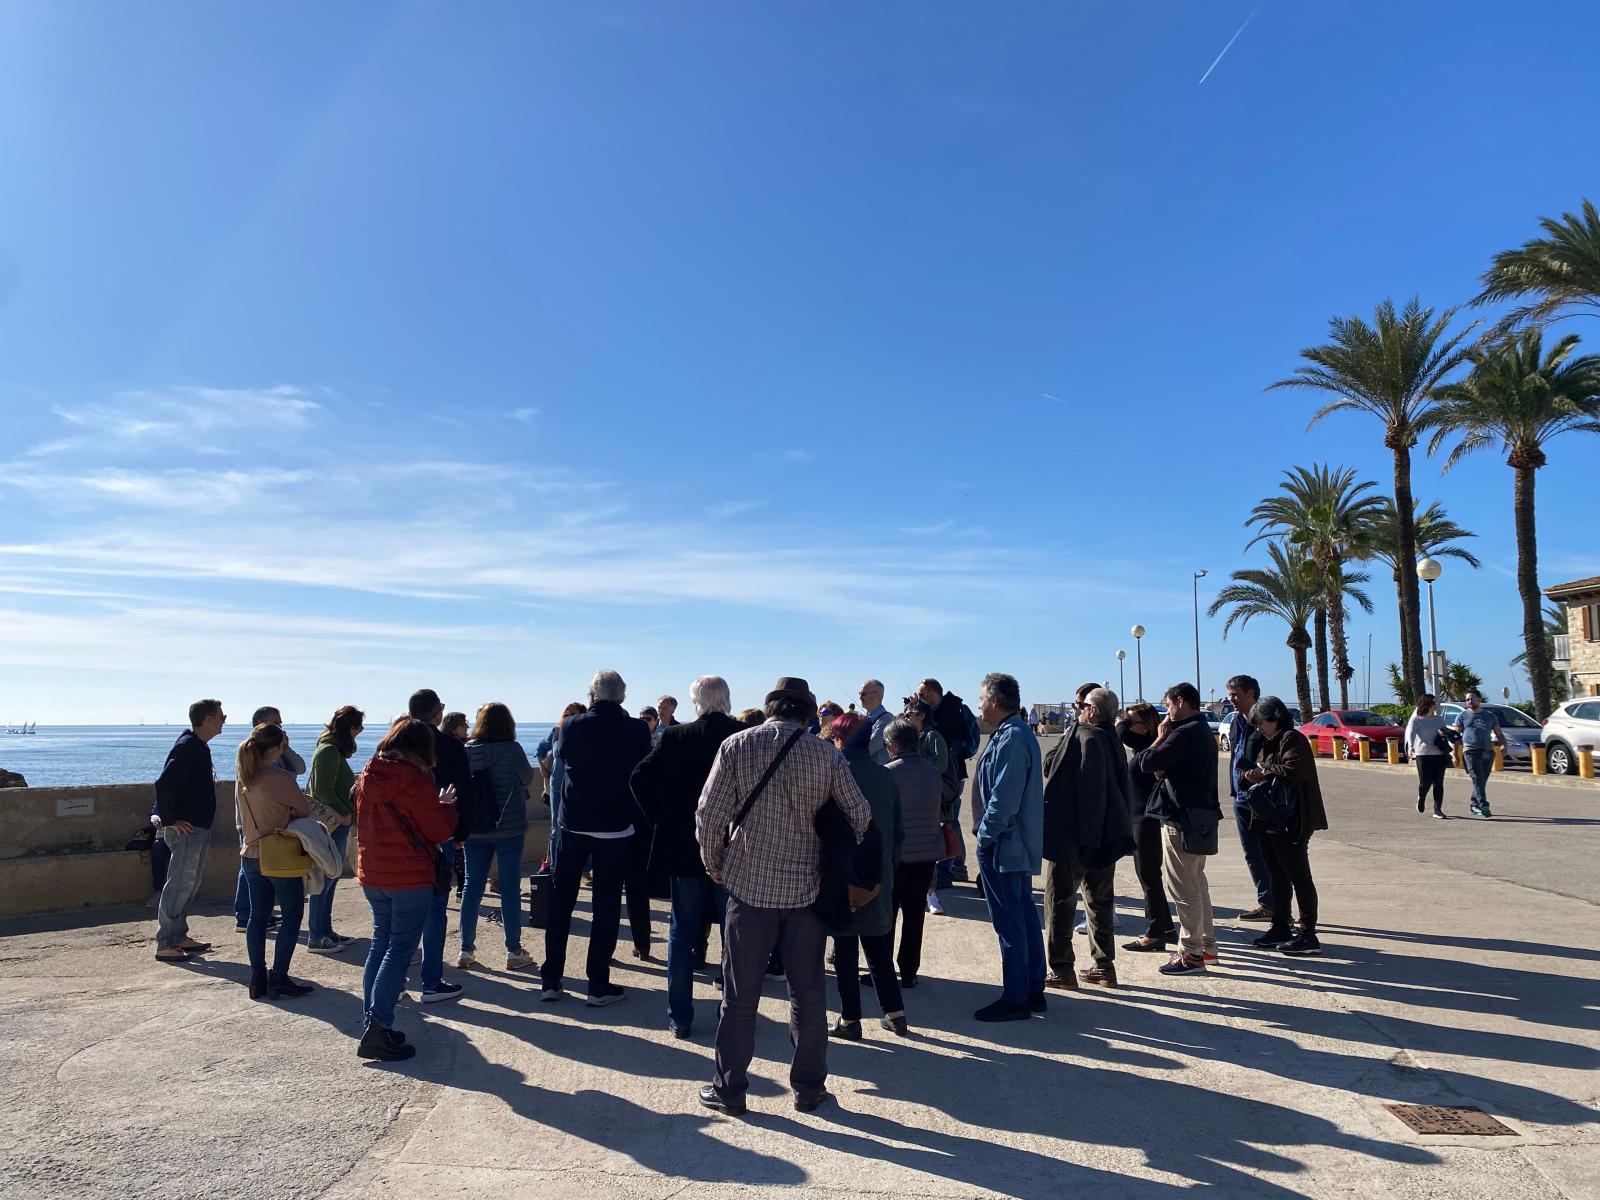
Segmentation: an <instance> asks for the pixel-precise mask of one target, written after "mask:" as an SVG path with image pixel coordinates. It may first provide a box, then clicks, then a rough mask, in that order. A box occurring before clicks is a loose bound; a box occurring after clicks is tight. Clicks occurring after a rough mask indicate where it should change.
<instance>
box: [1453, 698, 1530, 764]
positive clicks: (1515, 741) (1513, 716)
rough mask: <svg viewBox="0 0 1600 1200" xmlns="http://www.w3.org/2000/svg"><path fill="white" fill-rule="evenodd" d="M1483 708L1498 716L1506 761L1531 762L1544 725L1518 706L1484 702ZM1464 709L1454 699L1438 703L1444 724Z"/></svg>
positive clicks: (1463, 705) (1465, 707)
mask: <svg viewBox="0 0 1600 1200" xmlns="http://www.w3.org/2000/svg"><path fill="white" fill-rule="evenodd" d="M1484 708H1486V709H1488V710H1489V711H1490V712H1492V713H1493V714H1494V715H1495V716H1496V717H1498V718H1500V732H1501V733H1503V734H1505V735H1506V762H1507V763H1531V762H1532V761H1533V750H1532V747H1534V746H1537V745H1538V744H1539V735H1540V734H1542V733H1543V732H1544V727H1543V726H1542V725H1540V724H1539V722H1537V721H1535V720H1534V719H1533V718H1532V717H1530V716H1529V715H1528V714H1527V713H1525V712H1523V711H1522V710H1521V709H1520V708H1512V707H1511V706H1510V705H1509V704H1485V705H1484ZM1466 710H1467V706H1466V705H1465V704H1457V703H1456V702H1455V701H1454V700H1446V701H1445V702H1444V703H1443V704H1441V705H1439V715H1440V716H1441V717H1443V718H1444V720H1445V724H1446V725H1454V724H1455V723H1456V718H1457V717H1459V716H1460V715H1461V714H1462V713H1464V712H1466Z"/></svg>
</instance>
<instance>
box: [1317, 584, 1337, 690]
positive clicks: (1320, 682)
mask: <svg viewBox="0 0 1600 1200" xmlns="http://www.w3.org/2000/svg"><path fill="white" fill-rule="evenodd" d="M1316 631H1317V633H1316V645H1317V711H1318V712H1327V711H1328V710H1329V709H1330V708H1332V707H1333V697H1332V695H1330V694H1329V692H1328V689H1329V688H1330V687H1332V686H1333V684H1332V680H1333V672H1332V671H1330V670H1328V606H1327V604H1325V603H1324V602H1323V599H1322V597H1321V596H1318V597H1317V619H1316Z"/></svg>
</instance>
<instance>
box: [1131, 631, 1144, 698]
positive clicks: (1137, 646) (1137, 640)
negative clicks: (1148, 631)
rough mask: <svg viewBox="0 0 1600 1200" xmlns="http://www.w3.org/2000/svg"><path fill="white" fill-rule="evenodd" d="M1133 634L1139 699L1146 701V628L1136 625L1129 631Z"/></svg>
mask: <svg viewBox="0 0 1600 1200" xmlns="http://www.w3.org/2000/svg"><path fill="white" fill-rule="evenodd" d="M1128 632H1129V633H1131V634H1133V661H1134V664H1135V665H1136V666H1137V668H1138V673H1137V676H1136V677H1137V679H1138V681H1139V699H1140V700H1141V701H1142V700H1143V699H1144V626H1143V625H1135V626H1134V627H1133V628H1132V629H1130V630H1129V631H1128Z"/></svg>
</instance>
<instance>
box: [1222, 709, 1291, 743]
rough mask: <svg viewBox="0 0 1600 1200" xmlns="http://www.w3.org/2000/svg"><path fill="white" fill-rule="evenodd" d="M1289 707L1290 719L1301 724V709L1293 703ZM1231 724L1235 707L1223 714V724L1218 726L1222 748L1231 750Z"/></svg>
mask: <svg viewBox="0 0 1600 1200" xmlns="http://www.w3.org/2000/svg"><path fill="white" fill-rule="evenodd" d="M1287 707H1288V709H1289V719H1290V721H1291V722H1293V723H1294V724H1296V725H1298V724H1300V710H1299V709H1298V708H1296V707H1295V706H1294V705H1292V704H1291V705H1288V706H1287ZM1231 724H1233V709H1231V708H1230V709H1229V710H1228V711H1227V712H1225V713H1223V714H1222V724H1221V725H1219V726H1218V727H1217V739H1218V741H1219V742H1220V743H1221V745H1222V749H1224V750H1231V749H1232V748H1233V744H1232V742H1230V741H1229V740H1228V726H1229V725H1231Z"/></svg>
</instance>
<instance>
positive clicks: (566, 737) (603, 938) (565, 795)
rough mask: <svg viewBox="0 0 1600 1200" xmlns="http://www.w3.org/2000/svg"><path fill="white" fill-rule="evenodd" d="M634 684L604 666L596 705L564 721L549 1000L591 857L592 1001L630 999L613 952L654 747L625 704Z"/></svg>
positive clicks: (544, 970)
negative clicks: (639, 774)
mask: <svg viewBox="0 0 1600 1200" xmlns="http://www.w3.org/2000/svg"><path fill="white" fill-rule="evenodd" d="M626 697H627V685H626V684H625V683H623V681H622V676H621V675H618V674H617V673H616V672H615V671H600V672H598V673H597V674H596V675H595V677H594V679H593V681H592V682H591V683H590V684H589V711H588V712H586V713H579V714H578V715H577V716H575V717H573V718H572V719H571V720H569V721H568V722H567V723H566V725H565V726H564V727H563V728H562V732H561V748H560V749H559V750H558V751H557V754H559V755H560V758H561V762H562V765H563V767H564V769H565V772H566V774H565V776H564V778H563V779H562V781H561V821H560V825H559V826H558V827H557V828H556V829H554V830H553V831H552V836H553V837H554V838H555V839H556V841H557V854H556V877H555V881H554V886H553V888H552V889H551V896H550V919H549V923H548V924H547V925H546V926H545V931H544V963H543V965H542V966H541V967H540V968H539V975H540V977H541V979H542V981H543V994H542V996H541V997H540V998H541V999H543V1000H545V1001H547V1002H548V1001H553V1000H560V999H561V998H562V996H563V995H565V992H564V990H563V985H562V980H561V977H562V975H563V974H564V973H565V971H566V965H567V934H568V933H569V932H570V931H571V929H572V910H573V907H574V906H575V905H576V904H577V902H578V883H579V880H580V879H581V878H582V876H583V866H584V863H585V862H589V861H592V862H593V864H594V867H593V879H594V894H593V908H592V911H591V923H590V926H589V962H588V969H589V1006H590V1007H591V1008H601V1007H604V1006H605V1005H608V1004H615V1003H616V1002H617V1001H619V1000H621V999H622V998H623V994H624V993H623V990H622V989H621V988H620V987H618V986H617V985H616V984H614V983H612V982H611V955H612V952H613V951H615V950H616V948H617V926H618V924H619V923H620V921H621V916H622V883H623V878H624V876H625V874H626V872H627V866H628V849H629V839H631V838H632V837H633V836H634V833H635V823H634V822H635V817H636V816H637V814H638V804H637V803H636V802H635V801H634V798H633V792H632V791H631V790H630V789H629V787H628V778H629V776H631V775H632V774H633V769H634V768H635V767H637V766H638V765H639V761H640V760H641V759H643V758H644V756H645V755H646V754H648V753H650V731H649V730H648V729H646V728H645V724H644V722H643V721H641V720H639V719H638V718H637V717H630V716H629V715H628V714H627V712H626V711H624V709H623V707H622V701H623V700H624V699H626Z"/></svg>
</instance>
